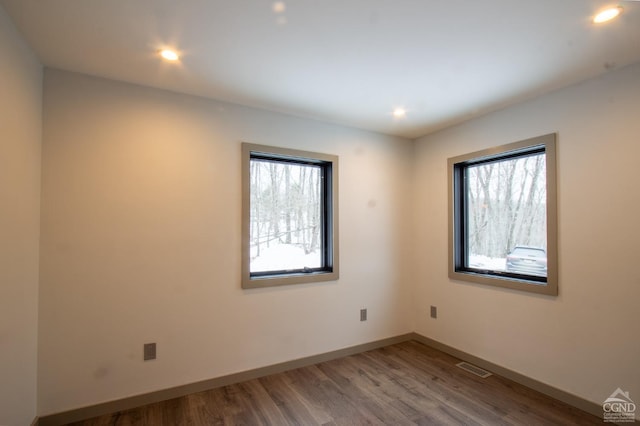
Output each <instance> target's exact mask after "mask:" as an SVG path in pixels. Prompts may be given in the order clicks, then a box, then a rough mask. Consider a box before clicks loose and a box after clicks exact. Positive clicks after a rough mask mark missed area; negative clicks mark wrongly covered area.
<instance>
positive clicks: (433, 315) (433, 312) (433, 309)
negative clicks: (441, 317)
mask: <svg viewBox="0 0 640 426" xmlns="http://www.w3.org/2000/svg"><path fill="white" fill-rule="evenodd" d="M431 318H438V307H437V306H432V307H431Z"/></svg>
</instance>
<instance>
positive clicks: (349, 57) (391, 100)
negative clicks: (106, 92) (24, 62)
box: [0, 0, 640, 138]
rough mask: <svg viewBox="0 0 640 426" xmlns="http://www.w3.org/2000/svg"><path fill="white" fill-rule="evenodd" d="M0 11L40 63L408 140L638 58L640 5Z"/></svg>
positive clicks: (255, 1)
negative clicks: (606, 12)
mask: <svg viewBox="0 0 640 426" xmlns="http://www.w3.org/2000/svg"><path fill="white" fill-rule="evenodd" d="M0 4H1V5H3V6H4V8H5V9H6V11H7V12H8V14H9V15H10V16H11V18H12V19H13V21H14V22H15V24H16V26H17V27H18V29H19V30H20V32H21V33H22V34H23V36H24V37H25V38H26V40H27V41H28V43H29V44H30V46H31V47H32V48H33V50H34V51H35V52H36V54H37V55H38V57H39V58H40V60H41V61H42V63H43V64H44V65H46V66H49V67H54V68H60V69H65V70H70V71H77V72H82V73H86V74H91V75H96V76H102V77H108V78H112V79H116V80H122V81H126V82H131V83H138V84H142V85H147V86H152V87H158V88H163V89H169V90H173V91H177V92H182V93H188V94H194V95H198V96H204V97H208V98H215V99H220V100H224V101H230V102H234V103H238V104H243V105H248V106H254V107H259V108H264V109H269V110H274V111H279V112H284V113H289V114H294V115H297V116H302V117H307V118H312V119H318V120H322V121H326V122H331V123H338V124H344V125H348V126H353V127H357V128H362V129H369V130H373V131H377V132H382V133H387V134H392V135H398V136H403V137H407V138H416V137H419V136H422V135H425V134H427V133H430V132H433V131H436V130H439V129H442V128H444V127H446V126H449V125H452V124H456V123H459V122H462V121H465V120H467V119H469V118H472V117H474V116H478V115H481V114H484V113H487V112H489V111H493V110H496V109H499V108H502V107H505V106H507V105H510V104H513V103H516V102H520V101H523V100H525V99H529V98H532V97H535V96H537V95H539V94H542V93H546V92H549V91H551V90H554V89H557V88H559V87H563V86H566V85H569V84H572V83H575V82H578V81H582V80H585V79H587V78H590V77H593V76H596V75H599V74H602V73H605V72H607V71H609V70H611V69H615V68H619V67H622V66H624V65H627V64H631V63H635V62H639V61H640V2H635V1H623V2H622V3H621V4H622V5H623V7H624V9H625V10H624V13H623V14H622V15H621V16H620V17H619V18H618V19H616V20H614V21H612V22H610V23H608V24H600V25H595V24H592V23H591V18H592V16H593V15H594V13H595V12H596V11H598V10H600V9H602V8H603V7H604V6H606V5H607V4H611V3H607V2H606V1H602V0H284V1H283V2H274V1H273V0H271V1H270V0H179V1H178V0H0ZM163 47H173V48H175V49H177V50H178V51H179V52H180V54H181V58H180V60H179V61H178V62H174V63H170V62H166V61H163V60H162V59H160V57H159V55H158V54H157V52H158V50H159V49H160V48H163ZM400 106H402V107H404V108H406V110H407V115H406V117H405V118H402V119H398V118H394V117H393V116H392V110H393V109H394V108H395V107H400Z"/></svg>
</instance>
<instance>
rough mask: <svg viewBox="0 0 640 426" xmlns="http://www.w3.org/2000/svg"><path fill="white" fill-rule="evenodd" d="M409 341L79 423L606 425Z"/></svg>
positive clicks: (158, 425)
mask: <svg viewBox="0 0 640 426" xmlns="http://www.w3.org/2000/svg"><path fill="white" fill-rule="evenodd" d="M458 362H459V360H457V359H456V358H453V357H451V356H449V355H447V354H445V353H443V352H440V351H437V350H435V349H432V348H429V347H427V346H425V345H423V344H421V343H418V342H415V341H409V342H404V343H400V344H397V345H393V346H388V347H385V348H382V349H376V350H373V351H369V352H365V353H361V354H358V355H353V356H349V357H346V358H341V359H337V360H333V361H329V362H324V363H321V364H317V365H314V366H310V367H305V368H300V369H297V370H292V371H288V372H285V373H280V374H275V375H272V376H267V377H263V378H261V379H256V380H250V381H247V382H243V383H238V384H235V385H231V386H225V387H222V388H218V389H214V390H210V391H206V392H200V393H195V394H191V395H188V396H185V397H182V398H176V399H172V400H168V401H164V402H161V403H157V404H151V405H147V406H144V407H140V408H136V409H133V410H127V411H122V412H119V413H115V414H112V415H106V416H102V417H97V418H94V419H90V420H87V421H84V422H80V423H73V425H74V426H106V425H113V426H115V425H117V426H127V425H153V426H164V425H166V426H169V425H170V426H174V425H278V426H279V425H456V424H457V425H600V426H601V425H602V424H603V423H602V419H600V418H598V417H595V416H593V415H590V414H587V413H585V412H583V411H580V410H578V409H576V408H573V407H570V406H568V405H566V404H564V403H561V402H559V401H556V400H553V399H551V398H549V397H547V396H544V395H542V394H540V393H538V392H535V391H533V390H530V389H528V388H525V387H523V386H521V385H518V384H516V383H514V382H511V381H509V380H507V379H503V378H501V377H498V376H490V377H488V378H486V379H482V378H480V377H477V376H474V375H473V374H471V373H468V372H466V371H463V370H461V369H460V368H458V367H456V366H455V364H456V363H458Z"/></svg>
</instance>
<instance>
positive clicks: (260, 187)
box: [242, 143, 338, 288]
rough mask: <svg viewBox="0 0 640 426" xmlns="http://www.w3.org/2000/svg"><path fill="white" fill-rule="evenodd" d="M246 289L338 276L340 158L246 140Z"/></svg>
mask: <svg viewBox="0 0 640 426" xmlns="http://www.w3.org/2000/svg"><path fill="white" fill-rule="evenodd" d="M242 164H243V170H242V173H243V176H242V186H243V192H242V203H243V212H242V213H243V220H242V287H243V288H259V287H269V286H276V285H285V284H299V283H309V282H318V281H331V280H337V279H338V157H336V156H333V155H327V154H318V153H314V152H306V151H298V150H292V149H284V148H274V147H268V146H262V145H253V144H247V143H243V144H242Z"/></svg>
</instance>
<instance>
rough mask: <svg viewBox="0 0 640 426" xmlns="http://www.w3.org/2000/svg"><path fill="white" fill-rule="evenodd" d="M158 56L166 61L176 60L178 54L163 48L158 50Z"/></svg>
mask: <svg viewBox="0 0 640 426" xmlns="http://www.w3.org/2000/svg"><path fill="white" fill-rule="evenodd" d="M160 56H162V57H163V58H165V59H166V60H167V61H177V60H178V58H179V56H178V54H177V53H176V52H175V51H173V50H170V49H163V50H161V51H160Z"/></svg>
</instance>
